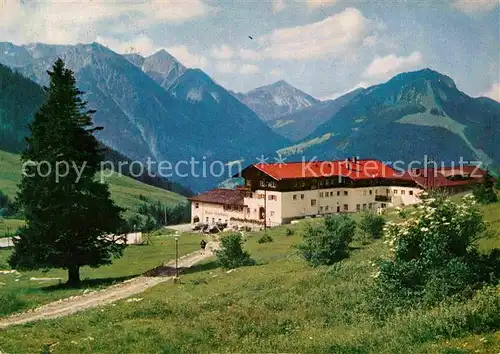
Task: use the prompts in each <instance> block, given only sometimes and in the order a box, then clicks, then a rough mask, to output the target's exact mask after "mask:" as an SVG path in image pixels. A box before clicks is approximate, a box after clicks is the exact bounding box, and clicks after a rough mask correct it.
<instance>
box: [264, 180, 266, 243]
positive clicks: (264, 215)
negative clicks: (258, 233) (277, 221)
mask: <svg viewBox="0 0 500 354" xmlns="http://www.w3.org/2000/svg"><path fill="white" fill-rule="evenodd" d="M264 234H267V181H266V177H264Z"/></svg>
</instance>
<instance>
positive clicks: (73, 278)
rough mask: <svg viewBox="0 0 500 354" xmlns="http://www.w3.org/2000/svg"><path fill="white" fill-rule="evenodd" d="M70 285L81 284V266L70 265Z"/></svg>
mask: <svg viewBox="0 0 500 354" xmlns="http://www.w3.org/2000/svg"><path fill="white" fill-rule="evenodd" d="M67 284H68V285H70V286H78V285H80V266H77V265H75V266H70V267H68V282H67Z"/></svg>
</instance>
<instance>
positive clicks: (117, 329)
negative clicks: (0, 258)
mask: <svg viewBox="0 0 500 354" xmlns="http://www.w3.org/2000/svg"><path fill="white" fill-rule="evenodd" d="M499 208H500V204H498V203H497V204H493V205H489V206H486V207H482V210H483V213H484V214H485V217H486V220H487V221H489V223H490V228H491V230H492V231H495V230H496V231H499V226H500V224H499V221H500V220H499V219H498V217H499V215H500V214H499V213H498V211H499ZM354 217H355V218H356V219H357V220H359V215H357V216H354ZM386 217H387V218H388V219H390V220H395V219H397V217H396V216H395V215H394V214H389V215H387V216H386ZM309 222H311V223H321V222H322V219H312V220H310V221H309ZM306 226H307V223H306V222H304V221H303V222H300V223H299V224H295V225H286V226H282V227H277V228H272V229H270V230H268V232H269V234H270V235H271V236H272V237H273V239H274V242H272V243H264V244H259V243H258V242H257V240H258V239H259V238H260V237H261V236H262V234H263V233H262V232H258V233H246V238H247V241H246V242H245V245H244V247H245V249H247V250H248V251H249V252H250V254H251V256H252V257H253V258H254V259H256V260H257V262H258V265H256V266H253V267H244V268H239V269H235V270H233V271H230V272H229V271H225V270H222V269H219V268H217V265H216V263H215V261H214V260H210V261H208V262H206V263H203V264H200V265H197V266H195V267H194V268H192V269H189V270H187V271H186V272H185V273H184V274H182V275H181V281H182V282H181V283H180V284H173V283H165V284H160V285H157V286H156V287H154V288H153V289H150V290H148V291H147V292H145V293H143V294H140V295H136V296H134V298H133V300H131V299H129V300H123V301H120V302H117V303H116V305H112V306H105V307H102V308H100V309H94V310H89V311H86V312H83V313H81V314H79V315H76V316H71V317H68V318H63V319H56V320H51V321H42V322H37V323H34V324H30V325H25V326H17V327H10V328H8V329H6V330H4V331H3V332H2V334H3V336H4V337H3V341H2V345H3V349H4V350H8V351H12V350H14V349H15V350H19V351H22V352H39V351H40V350H41V348H43V345H44V344H47V342H48V341H47V338H50V343H57V345H53V346H52V347H51V351H52V352H53V353H66V352H82V351H91V352H101V353H108V352H117V351H119V352H141V350H142V349H143V348H148V351H149V352H169V353H170V352H172V353H206V352H220V353H278V352H279V353H345V354H350V353H360V354H365V353H366V354H368V353H498V350H499V349H500V345H499V343H500V327H499V325H500V322H499V321H498V318H499V317H498V316H499V313H500V312H499V310H500V297H499V293H498V292H496V294H495V293H494V292H493V293H492V292H491V291H490V292H489V293H486V292H481V293H480V295H478V296H476V297H474V298H472V299H471V300H467V301H463V302H451V303H444V304H442V305H439V306H437V307H436V308H434V309H426V310H409V311H406V312H405V311H402V313H400V314H395V315H392V316H391V317H389V318H387V319H386V320H385V321H378V320H377V319H375V318H373V317H371V316H370V315H369V314H368V313H367V312H366V309H365V308H364V300H365V297H364V294H366V292H367V291H368V289H369V287H370V285H371V284H372V281H373V266H372V265H370V261H374V260H376V259H378V258H379V257H381V256H383V255H385V254H386V252H387V249H388V247H389V246H388V245H386V244H385V243H383V241H382V240H378V241H375V242H372V243H370V244H362V243H360V242H354V243H353V248H352V250H351V256H350V257H349V258H347V259H345V260H342V261H341V262H340V263H338V264H336V265H334V266H331V267H327V266H320V267H316V268H313V267H310V266H308V265H307V264H306V263H305V262H304V260H303V259H301V258H300V257H299V256H298V254H297V252H296V250H295V248H294V245H296V244H297V243H299V242H300V238H301V233H302V232H303V231H304V230H305V228H306ZM288 229H290V230H292V231H293V234H292V235H291V236H290V235H287V234H288V232H287V230H288ZM183 237H185V239H184V240H185V241H184V242H190V241H189V240H191V237H193V238H195V239H196V240H198V238H196V237H197V235H194V234H193V235H185V236H183ZM182 239H183V238H182V237H181V244H182ZM485 241H486V242H482V243H481V244H480V245H481V249H482V250H488V249H491V248H493V247H499V246H500V239H499V238H498V235H497V237H496V238H490V239H487V240H485ZM103 271H107V270H103ZM30 276H31V275H30ZM67 328H73V330H72V331H71V333H68V331H67V330H65V329H67ZM110 332H112V333H114V335H113V336H109V333H110ZM34 333H36V335H34ZM89 338H92V339H89ZM131 338H133V339H134V340H130V339H131Z"/></svg>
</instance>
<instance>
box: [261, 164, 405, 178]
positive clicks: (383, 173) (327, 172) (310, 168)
mask: <svg viewBox="0 0 500 354" xmlns="http://www.w3.org/2000/svg"><path fill="white" fill-rule="evenodd" d="M253 166H255V167H256V168H257V169H259V170H261V171H262V172H264V173H265V174H267V175H269V176H271V177H272V178H274V179H276V180H281V179H293V178H314V177H330V176H344V177H349V178H351V179H353V180H363V179H372V178H400V177H401V173H400V172H398V171H396V170H394V169H393V168H391V167H389V166H387V165H384V164H383V163H382V161H379V160H356V162H353V161H346V160H339V161H314V162H291V163H282V164H278V163H273V164H262V163H259V164H255V165H253Z"/></svg>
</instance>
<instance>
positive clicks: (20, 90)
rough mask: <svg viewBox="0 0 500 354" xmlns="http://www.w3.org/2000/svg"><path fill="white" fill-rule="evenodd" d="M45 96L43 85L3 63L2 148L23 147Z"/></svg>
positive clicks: (0, 74)
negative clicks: (29, 127)
mask: <svg viewBox="0 0 500 354" xmlns="http://www.w3.org/2000/svg"><path fill="white" fill-rule="evenodd" d="M44 96H45V93H44V91H43V89H42V88H41V87H40V86H38V85H37V84H35V83H34V82H33V81H31V80H29V79H27V78H25V77H24V76H22V75H21V74H19V73H17V72H13V71H12V70H11V69H9V68H8V67H6V66H4V65H1V64H0V150H6V151H10V152H19V151H21V150H22V149H23V147H24V137H25V136H26V135H27V133H28V124H29V123H30V122H31V120H32V119H33V116H34V114H35V112H36V111H37V110H38V107H40V105H41V104H42V102H43V100H44Z"/></svg>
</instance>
